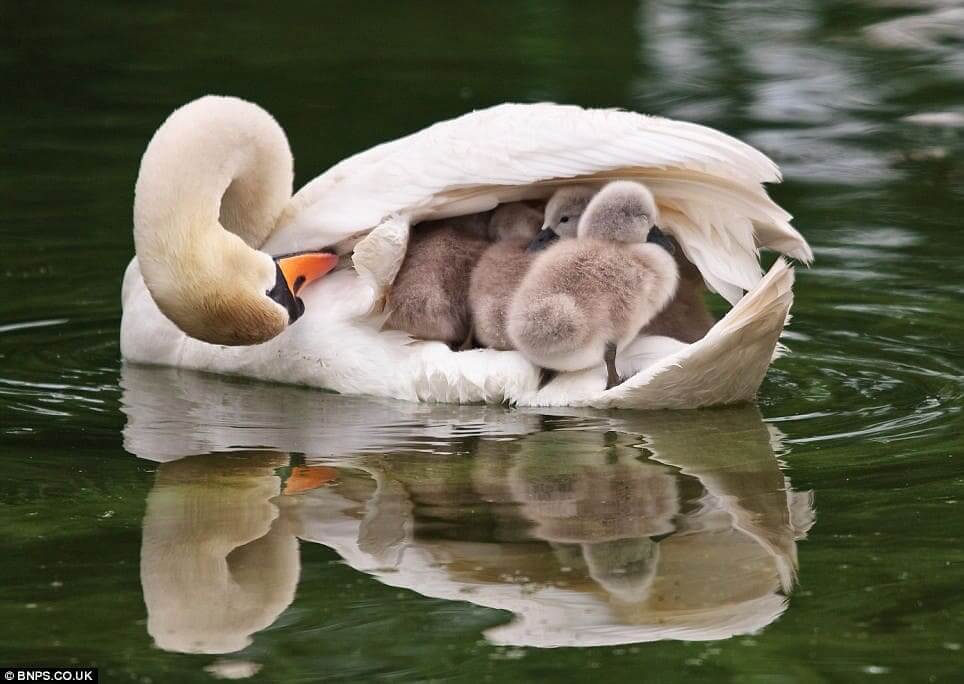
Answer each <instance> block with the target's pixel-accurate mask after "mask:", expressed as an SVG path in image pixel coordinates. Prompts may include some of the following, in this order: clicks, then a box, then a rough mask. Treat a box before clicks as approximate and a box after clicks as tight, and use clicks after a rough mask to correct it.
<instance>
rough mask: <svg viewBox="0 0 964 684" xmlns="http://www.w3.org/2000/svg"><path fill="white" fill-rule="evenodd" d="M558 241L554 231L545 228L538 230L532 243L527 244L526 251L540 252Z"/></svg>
mask: <svg viewBox="0 0 964 684" xmlns="http://www.w3.org/2000/svg"><path fill="white" fill-rule="evenodd" d="M558 239H559V235H558V234H556V231H554V230H553V229H552V228H549V227H548V226H546V227H545V228H543V229H542V230H540V231H539V233H538V234H537V235H536V236H535V237H534V238H532V242H530V243H529V246H528V247H527V248H526V249H527V250H528V251H530V252H541V251H542V250H544V249H545V248H546V247H548V246H549V245H550V244H552V243H553V242H555V241H556V240H558Z"/></svg>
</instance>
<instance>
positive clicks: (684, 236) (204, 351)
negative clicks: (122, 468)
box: [120, 96, 812, 408]
mask: <svg viewBox="0 0 964 684" xmlns="http://www.w3.org/2000/svg"><path fill="white" fill-rule="evenodd" d="M291 167H292V161H291V152H290V149H289V148H288V145H287V140H286V138H285V135H284V132H283V131H282V130H281V127H280V126H279V125H278V124H277V122H275V120H274V119H273V118H272V117H271V116H270V115H269V114H268V113H267V112H265V111H264V110H263V109H261V108H260V107H258V106H257V105H255V104H253V103H250V102H246V101H243V100H240V99H238V98H232V97H216V96H206V97H202V98H200V99H198V100H195V101H193V102H189V103H188V104H186V105H184V106H182V107H181V108H179V109H177V110H175V112H173V113H172V114H171V115H170V116H169V117H168V119H167V120H166V121H165V122H164V123H163V124H162V125H161V126H160V128H159V129H158V130H157V132H156V133H155V134H154V137H153V138H152V140H151V142H150V143H149V145H148V148H147V151H146V152H145V154H144V157H143V159H142V161H141V166H140V170H139V174H138V179H137V184H136V190H135V202H134V204H135V210H134V237H135V248H136V256H135V257H134V258H133V259H132V261H131V263H130V264H129V265H128V268H127V270H126V272H125V275H124V282H123V286H122V304H123V316H122V319H121V335H120V337H121V339H120V346H121V355H122V357H123V358H124V359H125V360H126V361H128V362H132V363H146V364H155V365H168V366H177V367H182V368H191V369H196V370H202V371H207V372H215V373H225V374H234V375H244V376H248V377H252V378H257V379H262V380H269V381H274V382H284V383H294V384H302V385H311V386H316V387H323V388H328V389H331V390H335V391H338V392H341V393H345V394H368V395H376V396H383V397H392V398H396V399H406V400H412V401H439V402H461V403H475V402H491V403H503V402H508V403H514V404H518V405H532V406H548V405H576V406H597V407H623V408H677V407H679V408H682V407H696V406H705V405H714V404H725V403H731V402H737V401H746V400H749V399H751V398H752V397H753V396H754V395H755V393H756V390H757V388H758V387H759V385H760V383H761V381H762V378H763V376H764V374H765V372H766V369H767V368H768V367H769V364H770V362H771V360H772V358H773V357H774V354H775V352H776V351H777V349H778V338H779V335H780V333H781V332H782V330H783V327H784V325H785V322H786V319H787V313H788V311H789V307H790V304H791V303H792V299H793V294H792V285H793V269H792V268H791V267H790V265H789V264H788V263H787V262H786V261H785V260H783V259H778V260H777V261H776V263H775V264H774V265H773V266H772V267H771V269H770V271H769V272H767V274H766V275H764V273H763V271H762V269H761V266H760V261H759V257H758V250H759V249H760V248H769V249H773V250H776V251H778V252H781V253H783V254H786V255H788V256H790V257H794V258H796V259H798V260H800V261H803V262H807V263H809V262H810V261H811V259H812V253H811V250H810V247H809V246H808V245H807V243H806V241H805V240H804V238H803V237H802V236H801V235H800V234H799V233H798V232H797V230H796V229H794V228H793V227H792V226H791V225H790V215H789V214H788V213H787V212H786V211H784V210H783V209H782V208H780V207H779V206H778V205H777V204H776V203H774V202H773V201H772V200H771V199H770V198H769V197H768V196H767V194H766V190H765V188H764V183H768V182H778V181H779V180H780V173H779V170H778V169H777V167H776V165H775V164H774V163H773V162H772V161H770V160H769V159H768V158H767V157H766V156H765V155H763V154H762V153H760V152H759V151H758V150H756V149H754V148H753V147H751V146H749V145H747V144H745V143H742V142H740V141H738V140H736V139H734V138H732V137H730V136H728V135H725V134H723V133H721V132H719V131H715V130H713V129H710V128H706V127H703V126H699V125H696V124H692V123H685V122H680V121H673V120H669V119H664V118H659V117H650V116H644V115H641V114H637V113H633V112H626V111H618V110H602V109H583V108H581V107H578V106H573V105H555V104H548V103H539V104H503V105H498V106H495V107H490V108H488V109H483V110H479V111H475V112H471V113H469V114H465V115H463V116H460V117H457V118H455V119H451V120H448V121H443V122H440V123H437V124H435V125H433V126H430V127H428V128H426V129H424V130H422V131H418V132H416V133H413V134H411V135H409V136H406V137H403V138H400V139H398V140H394V141H391V142H387V143H383V144H381V145H377V146H375V147H373V148H371V149H370V150H367V151H364V152H361V153H359V154H356V155H354V156H352V157H349V158H348V159H346V160H344V161H342V162H340V163H338V164H336V165H335V166H333V167H332V168H331V169H329V170H328V171H326V172H325V173H323V174H322V175H320V176H318V177H317V178H315V179H314V180H313V181H311V182H309V183H308V184H307V185H306V186H305V187H303V188H302V189H301V190H299V191H298V192H297V193H296V194H295V195H293V196H291V195H290V192H291V187H290V185H291V179H292V175H291ZM619 178H623V179H631V180H638V181H641V182H644V183H646V185H647V186H648V187H649V188H650V190H651V191H652V192H653V195H654V196H655V198H656V201H657V203H658V204H659V208H660V214H661V216H662V224H661V225H662V227H663V228H664V229H665V230H666V231H667V232H668V233H669V234H670V235H672V236H673V237H674V238H675V239H676V240H677V242H678V243H679V245H680V247H681V248H682V250H683V252H684V253H685V255H686V257H687V258H688V259H689V260H690V261H691V262H692V263H693V264H694V265H695V266H696V267H697V268H698V269H699V270H700V273H701V274H702V275H703V278H704V280H705V281H706V284H707V285H708V286H709V287H710V288H711V289H712V290H714V291H715V292H718V293H719V294H721V295H722V296H723V297H724V298H726V299H727V300H728V301H729V302H730V303H731V304H733V309H731V310H730V311H729V313H728V314H727V315H726V316H724V318H723V319H721V320H720V321H719V322H717V324H716V325H715V326H714V327H713V329H712V330H710V332H709V333H708V334H707V335H706V336H705V337H704V338H702V339H701V340H700V341H699V342H697V343H694V344H692V345H684V344H682V343H675V342H673V341H671V340H668V338H664V337H656V336H654V337H646V338H639V339H638V340H637V341H635V342H634V343H633V344H632V345H630V348H627V350H625V353H624V359H625V361H624V363H631V361H632V359H639V360H640V365H639V366H638V367H632V368H627V369H626V370H623V371H621V372H623V374H624V375H625V374H631V375H632V377H629V378H628V380H627V381H626V382H624V383H622V384H621V385H619V386H618V387H615V388H613V389H611V390H608V391H606V390H605V375H604V374H601V373H599V372H595V371H594V370H593V369H590V371H587V372H585V373H578V374H569V375H572V376H573V377H569V378H567V379H566V382H560V381H559V380H557V381H556V382H554V383H552V384H551V385H549V386H547V387H546V388H543V389H540V388H539V386H538V385H539V372H538V370H537V369H536V368H535V366H533V364H531V363H529V362H528V361H526V360H525V359H524V358H523V357H522V356H521V355H519V354H518V353H514V352H499V351H494V350H471V351H464V352H453V351H451V350H450V349H448V347H446V346H445V345H444V344H441V343H436V342H415V343H413V341H412V339H411V338H410V337H408V336H407V335H405V334H403V333H399V332H396V331H381V330H379V329H378V327H377V326H375V325H372V314H373V312H377V311H378V310H379V307H380V306H381V305H382V304H383V303H384V301H385V295H386V293H387V292H388V290H389V288H390V286H391V283H392V281H393V279H394V277H395V274H396V273H397V271H398V268H399V266H400V264H401V263H402V260H403V259H404V255H405V249H406V245H407V242H408V233H409V227H410V226H411V225H414V224H416V223H418V222H420V221H426V220H433V219H443V218H447V217H450V216H458V215H464V214H470V213H478V212H484V211H488V210H490V209H493V208H495V207H496V206H497V205H498V204H500V203H505V202H514V201H521V200H544V199H545V198H547V197H549V196H550V195H551V194H552V193H553V191H554V189H556V188H558V187H560V186H565V185H572V184H587V183H596V184H601V183H603V182H605V181H607V180H613V179H619ZM306 252H308V253H311V252H314V254H313V255H312V254H309V255H308V256H309V257H310V258H313V261H312V262H311V263H309V264H308V266H310V268H309V269H306V270H307V271H309V272H308V273H306V274H304V275H306V277H307V276H317V275H318V274H320V273H321V271H323V270H324V269H326V268H328V269H330V268H332V266H333V265H334V257H335V256H339V257H340V261H339V266H340V268H337V269H335V270H333V271H332V272H330V273H328V274H327V275H325V276H324V277H323V278H320V279H319V280H317V281H315V282H313V283H312V284H310V285H303V286H302V288H301V289H300V291H299V293H298V294H297V297H298V298H299V299H301V300H302V303H303V309H304V311H303V314H302V315H300V317H298V318H297V319H296V320H294V321H292V318H293V317H292V316H291V314H290V313H289V311H288V307H286V306H284V305H282V304H279V303H278V301H277V299H275V298H273V297H271V296H268V295H266V292H270V291H271V290H273V288H274V287H275V285H276V284H277V283H278V269H279V267H280V266H279V264H278V263H277V262H276V261H275V259H274V258H273V257H282V258H283V257H284V256H285V255H290V254H301V253H306ZM349 266H350V268H349ZM284 279H285V282H286V283H287V277H285V278H284ZM294 280H295V281H296V280H297V275H296V276H295V279H294ZM293 285H294V281H293V282H292V283H291V284H290V285H289V288H290V287H291V286H293ZM282 289H283V288H282ZM292 294H294V293H292ZM296 306H298V305H296ZM298 308H300V306H298ZM296 310H297V309H296ZM226 343H228V344H226ZM238 343H247V345H246V346H236V345H237V344H238ZM256 343H257V344H256Z"/></svg>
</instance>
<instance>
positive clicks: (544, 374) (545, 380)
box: [539, 368, 559, 389]
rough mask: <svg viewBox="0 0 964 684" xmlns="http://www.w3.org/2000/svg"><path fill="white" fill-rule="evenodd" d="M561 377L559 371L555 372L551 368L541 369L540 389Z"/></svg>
mask: <svg viewBox="0 0 964 684" xmlns="http://www.w3.org/2000/svg"><path fill="white" fill-rule="evenodd" d="M557 375H559V371H554V370H552V369H551V368H540V369H539V389H542V388H543V387H545V386H546V385H548V384H549V383H550V382H552V381H553V380H555V379H556V376H557Z"/></svg>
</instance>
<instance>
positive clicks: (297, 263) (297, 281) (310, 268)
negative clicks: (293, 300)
mask: <svg viewBox="0 0 964 684" xmlns="http://www.w3.org/2000/svg"><path fill="white" fill-rule="evenodd" d="M275 263H277V264H278V268H280V269H281V273H282V275H284V279H285V281H286V282H287V283H288V289H289V290H291V294H293V295H294V296H295V297H297V296H298V293H299V292H301V290H302V289H304V287H305V286H306V285H307V284H308V283H310V282H312V281H315V280H318V279H319V278H320V277H322V276H323V275H325V274H326V273H328V272H329V271H330V270H331V269H333V268H334V267H335V266H337V265H338V255H337V254H332V253H331V252H298V253H296V254H287V255H285V256H280V257H275Z"/></svg>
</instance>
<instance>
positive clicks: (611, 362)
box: [603, 342, 623, 389]
mask: <svg viewBox="0 0 964 684" xmlns="http://www.w3.org/2000/svg"><path fill="white" fill-rule="evenodd" d="M603 358H604V359H605V361H606V389H612V388H613V387H615V386H616V385H618V384H619V383H621V382H622V381H623V378H621V377H619V372H618V371H617V370H616V345H615V343H613V342H609V343H608V344H607V345H606V353H605V354H604V355H603Z"/></svg>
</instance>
